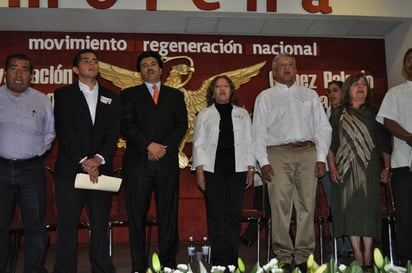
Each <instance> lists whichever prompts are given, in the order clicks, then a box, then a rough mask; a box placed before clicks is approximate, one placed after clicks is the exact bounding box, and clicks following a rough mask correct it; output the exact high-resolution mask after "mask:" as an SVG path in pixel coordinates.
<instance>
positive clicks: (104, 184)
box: [74, 173, 122, 192]
mask: <svg viewBox="0 0 412 273" xmlns="http://www.w3.org/2000/svg"><path fill="white" fill-rule="evenodd" d="M121 183H122V179H121V178H118V177H113V176H107V175H100V176H99V178H98V180H97V183H92V182H91V181H90V177H89V175H88V174H85V173H78V174H77V175H76V180H75V182H74V187H75V188H76V189H87V190H99V191H111V192H118V191H119V189H120V184H121Z"/></svg>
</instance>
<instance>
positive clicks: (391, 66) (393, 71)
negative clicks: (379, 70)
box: [385, 21, 412, 88]
mask: <svg viewBox="0 0 412 273" xmlns="http://www.w3.org/2000/svg"><path fill="white" fill-rule="evenodd" d="M408 48H412V21H406V22H404V23H402V24H401V25H400V26H398V27H397V28H395V29H394V30H392V31H391V32H390V33H388V34H387V35H386V36H385V51H386V52H385V54H386V70H387V75H388V87H389V88H391V87H393V86H395V85H398V84H400V83H402V82H404V81H405V79H404V78H403V76H402V73H401V69H402V59H403V55H404V54H405V52H406V50H408Z"/></svg>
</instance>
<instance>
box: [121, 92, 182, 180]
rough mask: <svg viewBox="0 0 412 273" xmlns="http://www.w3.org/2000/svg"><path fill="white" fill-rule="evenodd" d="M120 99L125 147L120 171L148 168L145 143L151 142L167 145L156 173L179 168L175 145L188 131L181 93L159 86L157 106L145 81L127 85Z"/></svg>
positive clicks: (168, 172) (158, 162) (174, 171)
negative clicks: (137, 84) (130, 85)
mask: <svg viewBox="0 0 412 273" xmlns="http://www.w3.org/2000/svg"><path fill="white" fill-rule="evenodd" d="M120 96H121V101H122V125H121V131H122V133H123V135H124V136H125V137H126V141H127V148H126V151H125V154H124V158H123V171H124V172H125V173H127V172H129V171H130V170H135V171H138V172H144V171H145V170H147V168H146V167H147V164H150V163H152V162H149V161H148V159H147V146H149V144H150V143H151V142H153V141H154V142H157V143H160V144H163V145H167V149H166V155H165V156H164V157H162V158H161V159H160V160H159V161H156V169H157V171H158V172H159V173H161V174H164V175H167V174H171V173H177V172H178V171H179V160H178V146H179V143H180V141H181V140H182V137H183V136H184V134H185V133H186V130H187V110H186V104H185V100H184V95H183V93H182V92H180V91H179V90H177V89H175V88H172V87H168V86H165V85H161V87H160V93H159V99H158V103H157V105H156V104H155V103H154V102H153V99H152V96H151V95H150V92H149V90H148V89H147V87H146V85H145V84H142V85H139V86H134V87H131V88H127V89H125V90H123V91H122V92H121V93H120Z"/></svg>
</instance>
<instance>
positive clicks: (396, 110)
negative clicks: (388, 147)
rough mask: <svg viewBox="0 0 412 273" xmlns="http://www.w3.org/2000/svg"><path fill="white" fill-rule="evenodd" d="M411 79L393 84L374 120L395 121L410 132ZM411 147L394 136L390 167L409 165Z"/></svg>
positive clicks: (411, 117)
mask: <svg viewBox="0 0 412 273" xmlns="http://www.w3.org/2000/svg"><path fill="white" fill-rule="evenodd" d="M411 105H412V81H407V82H405V83H403V84H400V85H398V86H395V87H393V88H391V89H389V91H388V92H387V93H386V95H385V97H384V98H383V101H382V104H381V107H380V109H379V112H378V115H377V116H376V120H377V121H378V122H380V123H382V124H383V119H384V118H387V119H391V120H393V121H396V122H397V123H398V124H399V125H400V126H401V127H402V128H403V129H405V130H406V131H408V132H410V133H411V132H412V108H411ZM411 153H412V151H411V147H410V146H409V145H408V143H406V141H404V140H402V139H399V138H397V137H394V140H393V151H392V156H391V167H392V168H400V167H409V164H410V163H411Z"/></svg>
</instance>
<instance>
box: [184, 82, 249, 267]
mask: <svg viewBox="0 0 412 273" xmlns="http://www.w3.org/2000/svg"><path fill="white" fill-rule="evenodd" d="M207 100H208V105H209V106H208V107H207V108H206V109H204V110H202V111H201V112H200V113H199V114H198V116H197V119H196V123H195V132H194V137H193V164H192V168H193V169H195V170H196V180H197V185H198V186H199V187H200V189H202V190H203V191H204V192H205V200H206V212H207V225H208V232H209V239H210V245H211V247H212V257H211V259H212V260H211V261H212V264H213V265H223V266H225V265H236V264H237V258H238V252H239V249H238V245H239V236H240V229H241V211H242V199H243V191H244V189H245V187H246V188H248V187H250V186H251V185H252V184H253V175H254V171H255V168H254V166H255V160H254V157H253V153H252V137H251V119H250V116H249V113H248V112H247V111H246V110H245V109H243V108H241V107H239V106H237V104H238V103H237V98H236V94H235V88H234V84H233V82H232V81H231V80H230V78H228V77H227V76H217V77H216V78H214V79H213V80H212V82H211V83H210V85H209V87H208V91H207Z"/></svg>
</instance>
